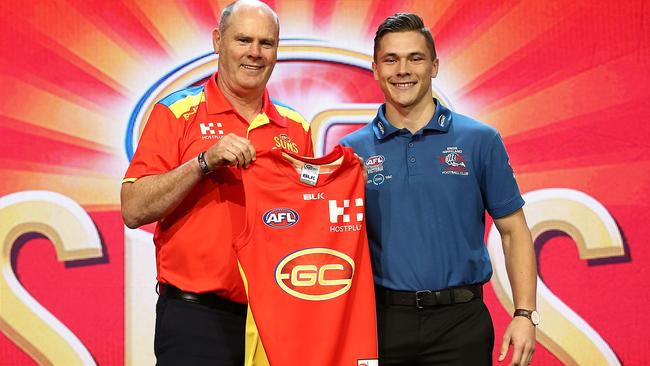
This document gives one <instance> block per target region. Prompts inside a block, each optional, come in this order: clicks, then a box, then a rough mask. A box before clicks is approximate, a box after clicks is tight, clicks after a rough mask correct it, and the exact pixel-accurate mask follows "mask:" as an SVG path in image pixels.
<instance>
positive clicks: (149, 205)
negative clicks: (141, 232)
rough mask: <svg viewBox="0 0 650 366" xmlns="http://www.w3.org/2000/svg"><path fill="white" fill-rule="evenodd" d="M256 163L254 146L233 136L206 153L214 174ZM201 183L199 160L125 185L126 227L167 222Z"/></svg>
mask: <svg viewBox="0 0 650 366" xmlns="http://www.w3.org/2000/svg"><path fill="white" fill-rule="evenodd" d="M253 160H255V148H254V147H253V145H252V144H251V142H250V141H249V140H247V139H245V138H243V137H240V136H237V135H235V134H232V133H231V134H228V135H226V136H224V138H223V139H221V140H220V141H219V142H218V143H216V144H215V145H213V146H212V147H210V149H208V151H207V152H206V153H205V161H206V163H207V164H208V168H209V169H210V170H214V169H216V168H217V167H220V166H227V165H236V166H238V167H242V168H245V167H248V166H249V165H250V163H251V162H252V161H253ZM201 179H203V172H202V170H201V167H200V166H199V163H198V160H197V159H192V160H190V161H188V162H186V163H185V164H183V165H181V166H179V167H177V168H175V169H172V170H170V171H169V172H167V173H163V174H158V175H150V176H146V177H142V178H140V179H138V180H136V181H135V182H132V183H131V182H126V183H123V184H122V189H121V192H120V196H121V202H122V218H123V220H124V223H125V224H126V226H128V227H129V228H132V229H134V228H137V227H140V226H142V225H146V224H150V223H152V222H156V221H159V220H161V219H163V218H164V217H165V216H167V215H168V214H169V213H170V212H172V211H173V210H174V209H175V208H176V207H178V205H179V204H180V203H181V202H182V201H183V199H184V198H185V197H186V196H187V194H188V193H189V192H190V191H191V190H192V188H193V187H194V186H195V185H196V184H197V183H198V182H199V181H200V180H201Z"/></svg>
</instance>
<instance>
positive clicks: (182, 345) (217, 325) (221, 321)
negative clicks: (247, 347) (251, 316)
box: [154, 296, 246, 366]
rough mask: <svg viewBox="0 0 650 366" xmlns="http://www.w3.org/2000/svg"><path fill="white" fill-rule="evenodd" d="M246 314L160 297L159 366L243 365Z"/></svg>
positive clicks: (157, 325) (158, 326) (157, 349)
mask: <svg viewBox="0 0 650 366" xmlns="http://www.w3.org/2000/svg"><path fill="white" fill-rule="evenodd" d="M242 306H243V305H242ZM243 310H244V311H243V312H232V311H228V310H225V309H218V308H214V307H208V306H205V305H202V304H197V303H192V302H187V301H184V300H180V299H173V298H167V297H166V296H160V297H159V298H158V303H157V304H156V334H155V339H154V353H155V355H156V360H157V363H156V365H158V366H168V365H173V366H177V365H193V366H194V365H197V366H201V365H210V366H215V365H219V366H231V365H232V366H241V365H243V364H244V337H245V335H244V334H245V327H246V313H245V306H244V308H243Z"/></svg>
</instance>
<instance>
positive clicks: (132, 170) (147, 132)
mask: <svg viewBox="0 0 650 366" xmlns="http://www.w3.org/2000/svg"><path fill="white" fill-rule="evenodd" d="M182 131H183V126H182V123H181V122H180V121H178V119H176V117H175V116H174V114H173V113H172V112H171V111H170V110H169V108H167V107H166V106H165V105H163V104H160V103H157V104H156V105H155V106H154V108H153V110H152V111H151V115H150V116H149V119H148V120H147V124H146V125H145V127H144V131H143V132H142V136H141V137H140V141H139V142H138V148H137V150H136V151H135V154H134V155H133V160H131V163H130V164H129V168H128V169H127V170H126V174H125V175H124V179H123V180H122V183H126V182H134V181H136V180H137V179H139V178H142V177H144V176H148V175H157V174H162V173H166V172H168V171H170V170H172V169H174V168H176V167H177V166H179V165H180V153H179V143H180V140H181V138H182Z"/></svg>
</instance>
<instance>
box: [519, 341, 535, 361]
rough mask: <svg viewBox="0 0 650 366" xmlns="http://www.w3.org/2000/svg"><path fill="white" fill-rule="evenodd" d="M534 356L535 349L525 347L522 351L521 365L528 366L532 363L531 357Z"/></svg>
mask: <svg viewBox="0 0 650 366" xmlns="http://www.w3.org/2000/svg"><path fill="white" fill-rule="evenodd" d="M534 354H535V347H533V346H526V348H525V350H524V355H523V358H522V360H521V361H522V365H528V364H530V363H531V362H532V361H533V355H534Z"/></svg>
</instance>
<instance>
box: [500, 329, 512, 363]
mask: <svg viewBox="0 0 650 366" xmlns="http://www.w3.org/2000/svg"><path fill="white" fill-rule="evenodd" d="M508 346H510V334H508V333H506V334H505V335H504V336H503V341H502V342H501V351H500V352H499V359H498V360H499V362H501V361H503V360H505V359H506V355H507V354H508Z"/></svg>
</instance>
